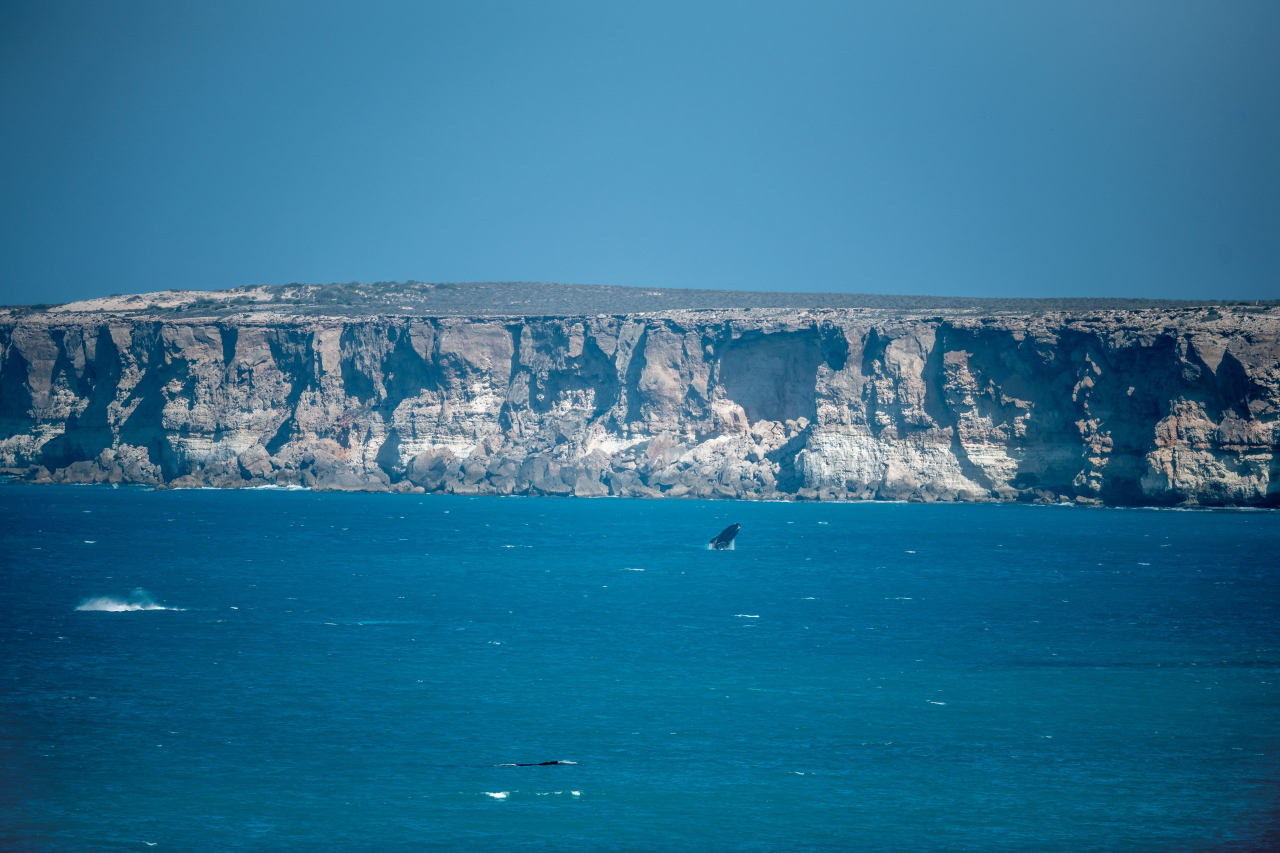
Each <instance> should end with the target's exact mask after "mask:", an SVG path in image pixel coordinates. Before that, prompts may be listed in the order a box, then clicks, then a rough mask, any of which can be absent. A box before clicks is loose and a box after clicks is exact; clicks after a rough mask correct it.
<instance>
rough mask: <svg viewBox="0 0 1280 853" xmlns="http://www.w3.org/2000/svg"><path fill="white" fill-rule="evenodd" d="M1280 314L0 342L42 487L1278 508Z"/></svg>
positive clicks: (18, 430)
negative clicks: (259, 488)
mask: <svg viewBox="0 0 1280 853" xmlns="http://www.w3.org/2000/svg"><path fill="white" fill-rule="evenodd" d="M1278 418H1280V311H1277V310H1276V309H1265V308H1264V309H1258V310H1247V309H1244V308H1238V309H1235V310H1230V309H1228V310H1226V311H1225V312H1222V313H1220V312H1219V311H1218V310H1217V309H1209V310H1205V309H1163V308H1162V309H1151V310H1134V311H1098V312H1093V313H1087V314H1064V313H1044V314H1035V315H1033V314H1027V315H999V316H986V317H982V316H968V315H966V316H946V315H944V316H937V315H934V316H924V315H910V314H904V313H896V314H895V313H890V312H885V311H876V310H857V309H820V310H799V309H785V310H784V309H779V310H773V309H764V310H760V309H756V310H706V311H670V312H659V313H650V314H633V315H591V316H579V317H528V318H525V317H489V316H486V317H471V318H468V317H412V316H362V317H356V318H352V317H348V318H343V317H315V316H307V317H297V316H287V315H271V314H264V313H254V314H243V315H233V316H221V317H217V318H206V319H201V318H199V317H192V318H183V319H173V318H171V317H159V316H133V317H119V316H116V317H113V316H110V315H109V314H104V313H76V312H63V313H59V314H52V313H51V314H39V315H27V316H24V317H21V318H17V319H11V320H8V321H4V320H0V466H3V467H4V468H5V469H6V470H7V472H8V473H9V475H10V476H12V477H17V478H20V479H26V480H30V481H33V482H60V483H106V482H109V483H142V484H149V485H154V486H164V487H195V486H217V487H223V488H242V487H253V486H268V485H274V486H306V487H310V488H313V489H332V490H362V491H389V492H411V491H412V492H424V491H425V492H448V493H453V494H499V495H510V494H542V495H564V496H568V495H575V496H579V497H593V496H602V495H622V496H633V497H651V498H657V497H699V498H762V499H788V500H790V499H807V500H869V499H881V500H886V499H887V500H918V501H987V500H1022V501H1039V502H1062V501H1072V502H1078V503H1110V504H1134V505H1136V504H1178V503H1187V502H1190V503H1199V504H1205V505H1276V504H1278V503H1280V456H1278V454H1277V443H1278V442H1280V432H1278V431H1277V427H1276V424H1277V419H1278Z"/></svg>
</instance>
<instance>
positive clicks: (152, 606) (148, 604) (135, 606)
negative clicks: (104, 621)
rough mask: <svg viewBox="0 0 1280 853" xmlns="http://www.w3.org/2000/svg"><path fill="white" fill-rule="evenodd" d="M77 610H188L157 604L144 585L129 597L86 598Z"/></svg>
mask: <svg viewBox="0 0 1280 853" xmlns="http://www.w3.org/2000/svg"><path fill="white" fill-rule="evenodd" d="M76 610H101V611H106V612H108V613H126V612H129V611H133V610H186V608H185V607H165V606H164V605H163V604H157V603H156V601H155V599H154V598H152V597H151V593H149V592H147V591H146V590H145V589H143V588H142V587H138V588H137V589H135V590H134V591H133V592H131V593H129V597H128V598H115V597H114V596H110V595H100V596H97V597H96V598H86V599H85V600H84V601H81V602H80V604H79V605H78V606H77V607H76Z"/></svg>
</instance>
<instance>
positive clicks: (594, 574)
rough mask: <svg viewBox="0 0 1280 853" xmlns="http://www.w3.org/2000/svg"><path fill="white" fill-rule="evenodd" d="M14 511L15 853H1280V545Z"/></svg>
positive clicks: (118, 497)
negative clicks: (734, 534)
mask: <svg viewBox="0 0 1280 853" xmlns="http://www.w3.org/2000/svg"><path fill="white" fill-rule="evenodd" d="M0 513H2V515H0V517H2V518H3V520H4V524H3V532H2V534H0V535H2V536H3V541H2V543H0V545H2V548H0V560H2V561H3V571H2V572H0V591H2V593H3V611H2V612H3V616H2V617H0V641H2V642H3V645H0V677H2V679H3V681H2V682H0V685H2V692H0V701H2V704H0V746H2V747H3V748H2V751H0V849H4V850H66V851H85V850H109V851H134V850H152V849H154V850H157V851H164V850H179V851H215V850H216V851H250V850H284V851H291V850H299V851H302V850H306V851H314V850H378V851H419V850H523V849H546V850H699V851H704V850H705V851H712V850H761V851H764V850H858V851H916V850H919V851H943V850H946V851H966V850H974V851H1071V852H1072V853H1079V851H1166V850H1169V851H1172V850H1178V851H1181V850H1264V849H1273V848H1274V846H1275V845H1276V843H1277V841H1278V840H1280V835H1278V834H1277V805H1278V803H1280V788H1278V787H1277V781H1278V780H1280V763H1278V762H1277V756H1278V755H1280V668H1278V662H1280V618H1278V617H1280V610H1278V609H1277V608H1278V605H1280V579H1278V578H1277V572H1276V569H1277V559H1276V546H1277V543H1280V514H1277V513H1274V512H1229V511H1218V512H1213V511H1154V510H1123V509H1075V508H1061V507H1032V506H994V505H981V506H965V505H956V506H939V505H932V506H925V505H905V504H855V505H833V504H807V505H802V504H761V503H728V502H686V501H667V502H662V501H630V500H612V499H601V500H575V499H557V498H548V499H538V498H465V497H435V496H426V497H420V496H389V495H363V494H316V493H310V492H300V491H299V492H286V491H239V492H221V491H179V492H164V491H160V492H157V491H148V490H142V489H127V488H122V489H110V488H104V487H49V486H44V487H28V486H17V485H11V486H6V487H3V488H0ZM731 522H739V523H741V524H742V533H741V534H740V535H739V537H738V539H737V543H736V544H737V547H736V549H735V550H734V551H725V552H713V551H707V550H706V549H705V543H706V541H707V539H709V538H710V537H711V536H712V535H714V534H715V533H717V532H718V531H719V530H721V529H722V528H723V527H725V526H726V525H728V524H729V523H731ZM86 602H87V604H86ZM82 605H83V606H88V607H90V608H98V609H88V610H77V609H76V608H77V607H78V606H82ZM124 607H133V608H140V609H119V608H124ZM160 607H164V608H168V609H154V608H160ZM101 608H116V609H101ZM141 608H153V609H141ZM556 760H559V761H573V762H576V764H559V765H551V766H531V767H518V766H511V765H513V764H518V763H534V762H543V761H556Z"/></svg>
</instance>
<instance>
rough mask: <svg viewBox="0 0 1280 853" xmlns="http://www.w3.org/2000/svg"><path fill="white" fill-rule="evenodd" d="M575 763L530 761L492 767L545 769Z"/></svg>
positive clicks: (573, 762) (574, 762)
mask: <svg viewBox="0 0 1280 853" xmlns="http://www.w3.org/2000/svg"><path fill="white" fill-rule="evenodd" d="M577 763H578V762H576V761H531V762H529V763H528V764H495V765H493V766H494V767H546V766H547V765H550V764H577Z"/></svg>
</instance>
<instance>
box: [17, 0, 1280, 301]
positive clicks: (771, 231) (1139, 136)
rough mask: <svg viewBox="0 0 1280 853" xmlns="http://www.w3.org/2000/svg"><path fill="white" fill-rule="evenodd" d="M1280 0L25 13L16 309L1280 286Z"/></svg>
mask: <svg viewBox="0 0 1280 853" xmlns="http://www.w3.org/2000/svg"><path fill="white" fill-rule="evenodd" d="M1277 45H1280V3H1276V2H1274V0H1268V2H1262V3H1238V2H1223V0H1215V1H1214V2H1204V3H1178V2H1170V0H1160V1H1159V2H1153V3H1137V2H1123V3H1118V2H1104V3H1082V2H1077V1H1076V0H1071V2H1066V0H1064V2H1059V3H1052V4H1050V3H1034V2H1027V0H1017V2H1010V3H973V2H966V3H956V2H946V3H914V2H906V0H898V2H887V3H853V2H849V3H809V4H806V3H799V2H794V0H789V1H788V2H778V3H768V4H755V3H747V2H741V0H737V2H729V3H710V2H706V3H699V2H689V0H683V2H677V3H660V2H629V3H622V2H589V3H552V2H510V3H480V2H454V3H447V4H432V3H426V2H415V3H386V4H379V3H372V2H367V1H366V2H358V3H350V4H324V3H296V4H295V3H271V2H264V0H255V2H250V3H235V2H217V3H209V4H200V3H189V2H181V3H175V2H162V3H145V2H142V3H113V2H103V0H93V2H87V3H53V2H43V0H41V2H30V3H12V2H3V3H0V302H4V303H14V302H34V301H66V300H70V299H75V298H82V297H87V296H94V295H102V294H106V293H110V292H139V291H147V290H159V289H164V288H169V287H197V288H212V287H232V286H237V285H242V284H281V283H288V282H292V281H308V282H329V281H350V280H361V281H376V280H389V279H395V280H403V279H409V278H413V279H418V280H421V281H494V280H502V281H512V280H515V281H534V280H536V281H563V282H578V283H598V284H624V285H640V286H665V287H713V288H750V289H757V290H758V289H777V290H843V291H860V292H880V293H923V294H944V295H976V296H1011V295H1019V296H1051V295H1067V296H1096V295H1102V296H1111V295H1114V296H1148V297H1175V298H1197V297H1199V298H1204V297H1219V298H1230V299H1243V298H1280V47H1277Z"/></svg>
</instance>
